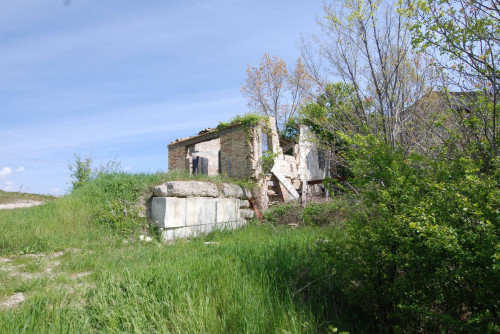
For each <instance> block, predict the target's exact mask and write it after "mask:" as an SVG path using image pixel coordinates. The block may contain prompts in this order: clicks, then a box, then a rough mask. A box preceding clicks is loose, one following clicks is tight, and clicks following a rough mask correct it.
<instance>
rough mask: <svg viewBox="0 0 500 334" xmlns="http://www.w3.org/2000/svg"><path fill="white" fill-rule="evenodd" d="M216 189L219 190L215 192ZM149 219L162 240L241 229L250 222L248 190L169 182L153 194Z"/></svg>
mask: <svg viewBox="0 0 500 334" xmlns="http://www.w3.org/2000/svg"><path fill="white" fill-rule="evenodd" d="M219 188H220V190H219ZM153 194H154V196H156V197H154V198H153V200H152V203H151V218H152V219H153V221H154V223H155V225H156V226H157V227H158V228H159V229H160V230H161V233H162V237H163V239H164V240H172V239H176V238H188V237H196V236H200V235H203V234H207V233H209V232H210V231H212V230H214V229H233V228H237V227H241V226H243V225H245V224H246V222H247V221H248V220H250V219H252V218H253V211H252V210H250V209H249V208H248V207H249V202H248V199H249V197H248V196H249V194H250V192H249V191H248V189H242V188H241V187H239V186H237V185H235V184H229V183H224V184H222V186H221V187H217V186H216V185H215V184H214V183H211V182H200V181H173V182H167V183H165V184H162V185H159V186H157V187H155V188H154V190H153Z"/></svg>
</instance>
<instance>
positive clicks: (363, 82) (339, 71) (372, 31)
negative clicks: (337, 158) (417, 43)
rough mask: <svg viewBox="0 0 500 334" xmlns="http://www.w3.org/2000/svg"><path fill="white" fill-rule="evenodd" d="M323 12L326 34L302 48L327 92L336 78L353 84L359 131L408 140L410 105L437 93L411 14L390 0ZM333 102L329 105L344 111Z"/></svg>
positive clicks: (345, 3) (349, 0)
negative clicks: (414, 37)
mask: <svg viewBox="0 0 500 334" xmlns="http://www.w3.org/2000/svg"><path fill="white" fill-rule="evenodd" d="M323 10H324V14H325V15H324V18H323V19H322V20H320V21H319V24H320V26H321V28H322V32H323V34H322V36H316V37H315V38H314V42H313V43H309V44H307V43H303V48H302V57H303V58H304V59H305V64H306V67H307V69H308V71H309V72H310V74H311V76H312V77H313V78H314V81H315V83H316V84H317V85H318V86H319V87H321V88H322V90H323V94H326V95H327V94H328V87H329V86H328V85H329V83H331V82H334V81H341V82H342V83H343V84H345V85H346V86H348V87H352V89H353V93H352V94H349V98H350V99H351V100H352V101H351V103H350V105H351V106H355V108H354V112H351V111H349V113H345V114H346V115H345V117H346V120H347V121H348V122H349V123H351V124H352V125H353V127H354V128H355V130H356V131H358V132H361V133H374V134H379V135H381V136H382V138H383V139H384V140H385V142H386V143H387V144H390V145H392V146H394V145H396V144H397V143H401V142H403V141H405V137H408V134H407V126H406V125H407V124H409V123H410V122H411V121H412V119H413V117H414V113H413V112H411V108H408V107H409V106H411V105H412V104H414V103H415V102H416V101H417V100H418V99H420V98H421V97H422V96H424V95H425V94H426V93H428V92H429V91H431V88H432V87H431V85H429V79H430V78H431V77H432V75H433V73H431V72H429V66H428V60H427V59H425V58H423V57H422V56H420V55H418V54H415V53H414V52H412V49H411V40H410V33H409V31H408V29H407V27H406V18H405V17H404V16H402V15H400V14H399V13H398V12H397V7H396V5H395V3H392V2H390V0H389V1H377V0H367V1H361V0H341V1H336V2H335V3H334V4H330V5H326V4H325V5H324V7H323ZM332 102H333V103H331V104H330V106H329V108H332V109H336V110H335V112H337V113H339V112H340V113H342V110H341V109H342V106H341V105H337V104H336V103H335V100H333V101H332Z"/></svg>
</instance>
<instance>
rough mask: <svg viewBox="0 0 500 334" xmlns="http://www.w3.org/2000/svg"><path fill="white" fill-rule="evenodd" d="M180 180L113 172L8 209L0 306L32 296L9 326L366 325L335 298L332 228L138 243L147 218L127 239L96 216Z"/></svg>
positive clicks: (123, 329)
mask: <svg viewBox="0 0 500 334" xmlns="http://www.w3.org/2000/svg"><path fill="white" fill-rule="evenodd" d="M179 178H181V176H180V175H178V174H177V175H176V174H171V175H165V174H159V173H158V174H150V175H128V174H118V175H108V176H105V177H101V178H99V179H98V180H96V181H94V182H92V183H91V184H89V185H87V186H84V187H82V188H80V189H78V190H76V191H75V192H73V194H71V195H67V196H64V197H62V198H59V199H57V200H54V201H52V202H49V203H46V204H44V205H42V206H39V207H33V208H28V209H20V210H11V211H0V231H2V233H1V234H0V257H2V259H3V262H0V303H1V302H2V301H5V300H7V299H8V298H9V297H10V296H12V295H13V294H14V293H21V292H22V293H23V294H24V296H25V298H26V300H25V301H24V302H22V303H20V304H19V305H18V306H17V307H13V308H7V307H3V308H1V307H0V333H91V332H102V333H315V332H328V328H329V326H333V327H339V328H340V329H347V330H351V331H353V332H360V331H361V330H360V328H362V324H356V321H355V320H353V321H350V320H349V316H348V315H347V317H346V316H345V314H341V313H342V310H335V309H334V308H333V307H332V306H331V303H330V301H329V298H326V299H325V295H324V293H325V292H328V291H327V289H329V288H330V289H331V288H332V287H329V286H328V280H325V279H324V277H326V276H327V275H328V272H329V270H330V269H329V268H328V265H327V264H326V262H325V261H323V257H324V255H323V254H322V245H323V241H324V240H325V239H333V238H334V237H335V236H334V235H329V233H330V234H331V233H337V232H335V231H333V230H332V231H329V230H328V229H318V228H312V227H311V228H305V229H296V230H295V229H290V228H287V227H282V226H278V227H275V226H271V225H263V226H262V225H260V224H258V225H257V224H255V225H254V224H251V225H249V226H247V227H245V228H242V229H239V230H235V231H215V232H212V233H211V234H209V235H207V236H204V237H200V238H196V239H193V240H189V241H188V240H179V241H177V242H176V243H175V244H162V243H160V242H158V241H157V240H156V239H155V241H153V242H151V243H144V242H140V241H139V239H138V234H139V233H146V232H148V230H147V224H146V220H145V219H141V218H137V219H138V224H137V225H136V229H135V230H134V231H133V232H131V233H127V234H124V233H119V232H117V231H116V229H113V228H111V227H110V226H107V225H102V224H98V223H97V222H96V212H99V210H98V208H99V207H102V206H103V205H102V203H109V202H111V201H116V200H117V199H120V200H124V201H131V202H134V201H136V200H137V199H138V198H142V200H146V201H147V199H148V195H145V194H149V193H151V188H152V186H153V185H156V184H160V183H162V182H165V181H167V180H169V179H179ZM318 240H319V241H318ZM206 241H214V242H218V244H214V243H212V244H205V242H206ZM56 252H63V255H61V253H59V254H58V253H56ZM30 254H35V255H30ZM325 284H326V285H325ZM345 319H348V320H349V321H345ZM353 324H354V325H353Z"/></svg>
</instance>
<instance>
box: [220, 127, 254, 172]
mask: <svg viewBox="0 0 500 334" xmlns="http://www.w3.org/2000/svg"><path fill="white" fill-rule="evenodd" d="M250 142H251V129H245V128H243V127H238V126H237V127H232V128H229V129H226V130H223V131H222V132H221V134H220V149H221V170H222V174H223V175H228V176H231V177H233V178H252V177H254V171H253V169H252V163H251V154H252V152H251V147H250Z"/></svg>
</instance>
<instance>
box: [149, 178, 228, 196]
mask: <svg viewBox="0 0 500 334" xmlns="http://www.w3.org/2000/svg"><path fill="white" fill-rule="evenodd" d="M153 194H154V195H155V196H156V197H217V196H219V190H218V189H217V186H216V185H215V184H214V183H211V182H201V181H171V182H167V183H165V184H162V185H159V186H156V187H154V188H153Z"/></svg>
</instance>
